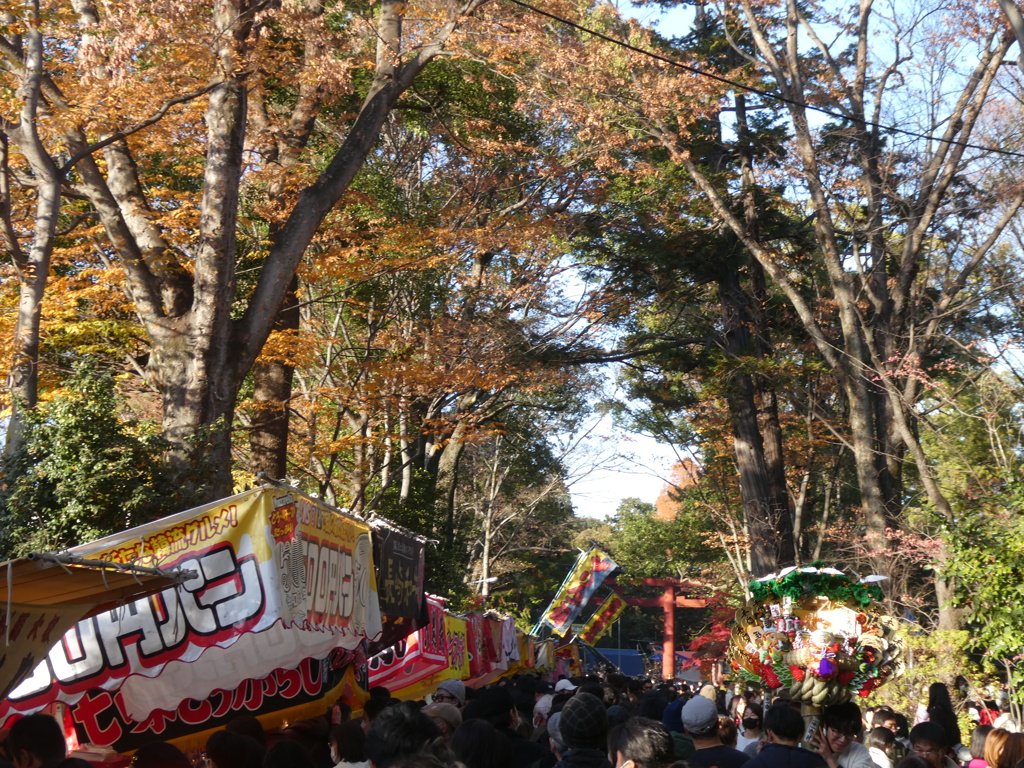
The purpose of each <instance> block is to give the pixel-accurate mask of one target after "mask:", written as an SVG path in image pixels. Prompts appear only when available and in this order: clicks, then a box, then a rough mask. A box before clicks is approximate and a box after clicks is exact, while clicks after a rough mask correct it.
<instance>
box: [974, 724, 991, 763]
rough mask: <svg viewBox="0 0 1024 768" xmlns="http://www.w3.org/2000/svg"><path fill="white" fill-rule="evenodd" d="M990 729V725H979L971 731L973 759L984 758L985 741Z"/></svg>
mask: <svg viewBox="0 0 1024 768" xmlns="http://www.w3.org/2000/svg"><path fill="white" fill-rule="evenodd" d="M991 730H992V726H991V725H979V726H978V727H977V728H975V729H974V732H973V733H971V757H973V758H974V759H976V760H984V759H985V742H986V741H988V734H989V732H991Z"/></svg>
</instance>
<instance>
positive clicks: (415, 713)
mask: <svg viewBox="0 0 1024 768" xmlns="http://www.w3.org/2000/svg"><path fill="white" fill-rule="evenodd" d="M440 735H441V729H440V728H438V727H437V725H436V724H435V723H434V721H433V720H431V719H430V717H428V716H427V715H425V714H423V713H422V712H421V711H420V710H419V708H418V707H417V706H416V705H415V704H412V703H410V702H407V701H402V702H399V703H397V704H393V705H391V706H390V707H388V708H387V709H385V710H384V711H383V712H381V713H380V714H379V715H377V717H375V718H374V719H373V722H371V723H370V730H369V732H368V733H367V734H366V746H365V748H366V757H367V758H368V759H369V760H370V761H371V762H372V763H373V764H374V765H375V766H376V768H389V766H390V765H391V764H392V763H394V762H395V761H396V760H398V758H400V757H404V756H406V755H414V754H416V753H417V752H422V751H423V749H424V748H425V747H426V746H427V744H429V743H430V742H431V741H433V740H434V739H436V738H438V737H439V736H440Z"/></svg>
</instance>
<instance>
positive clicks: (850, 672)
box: [728, 563, 903, 727]
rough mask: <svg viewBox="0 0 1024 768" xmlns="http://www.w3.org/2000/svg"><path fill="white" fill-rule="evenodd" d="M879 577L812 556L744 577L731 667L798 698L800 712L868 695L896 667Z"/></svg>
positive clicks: (898, 653) (892, 623)
mask: <svg viewBox="0 0 1024 768" xmlns="http://www.w3.org/2000/svg"><path fill="white" fill-rule="evenodd" d="M883 578H884V577H881V576H868V577H866V578H864V579H855V578H851V577H850V576H847V575H846V574H844V573H843V572H842V571H839V570H837V569H835V568H824V567H821V566H820V564H817V563H816V564H814V565H813V566H810V567H804V568H786V569H784V570H782V571H780V572H779V573H778V574H771V575H769V576H765V577H763V578H760V579H756V580H754V581H751V582H750V585H749V588H750V593H751V599H750V600H749V601H747V602H746V604H744V606H743V607H742V608H740V609H739V611H737V613H736V619H735V626H734V628H733V632H732V636H731V638H730V644H729V652H728V661H729V664H730V666H731V667H732V669H733V670H734V671H735V672H736V673H737V674H738V675H739V676H740V677H741V678H743V679H745V680H747V681H749V682H753V683H757V684H759V685H763V686H765V687H766V688H770V689H771V690H772V691H773V692H774V693H775V695H778V696H783V697H785V698H788V699H790V700H792V701H797V702H800V704H801V705H803V712H804V715H805V717H811V718H813V717H814V716H816V715H818V714H819V713H820V709H821V708H822V707H826V706H832V705H835V704H842V703H844V702H847V701H850V700H851V699H852V698H854V697H855V696H860V697H865V696H868V695H869V694H870V693H871V692H872V691H874V690H875V689H876V688H878V687H879V686H881V685H883V684H884V683H885V682H886V681H887V680H890V679H892V678H893V677H896V676H897V675H899V674H901V672H902V670H903V639H902V637H901V636H900V634H899V632H898V625H899V623H898V621H897V620H896V619H895V618H893V617H891V616H887V615H886V614H885V613H884V612H883V610H882V607H881V600H882V597H883V595H882V590H881V588H880V587H879V586H878V582H879V581H881V580H882V579H883ZM814 727H816V725H815V726H814Z"/></svg>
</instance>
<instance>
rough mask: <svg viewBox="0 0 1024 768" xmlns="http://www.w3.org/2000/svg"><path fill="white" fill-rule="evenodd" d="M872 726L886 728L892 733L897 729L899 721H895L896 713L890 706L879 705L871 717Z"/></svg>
mask: <svg viewBox="0 0 1024 768" xmlns="http://www.w3.org/2000/svg"><path fill="white" fill-rule="evenodd" d="M871 726H872V727H873V728H888V729H889V730H890V731H892V732H893V733H894V734H895V733H896V731H898V730H899V723H898V722H896V713H895V712H894V711H893V710H892V708H891V707H879V708H878V709H876V710H875V714H874V716H873V717H872V718H871Z"/></svg>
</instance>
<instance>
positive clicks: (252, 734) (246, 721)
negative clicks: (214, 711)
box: [224, 715, 267, 747]
mask: <svg viewBox="0 0 1024 768" xmlns="http://www.w3.org/2000/svg"><path fill="white" fill-rule="evenodd" d="M224 730H225V731H231V732H232V733H237V734H238V735H239V736H248V737H249V738H250V739H256V741H258V742H259V743H260V744H262V745H263V746H264V747H265V746H267V735H266V734H265V733H264V732H263V725H262V723H260V721H259V720H257V719H256V717H255V716H253V715H239V716H238V717H236V718H234V719H233V720H231V722H229V723H228V724H227V725H225V726H224Z"/></svg>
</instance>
